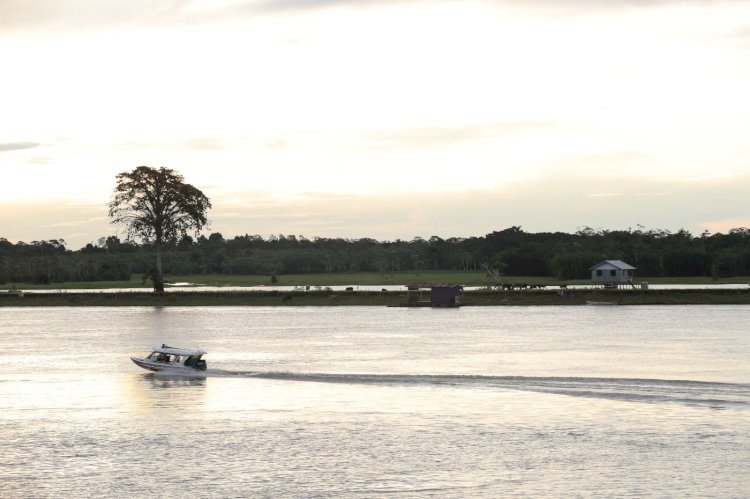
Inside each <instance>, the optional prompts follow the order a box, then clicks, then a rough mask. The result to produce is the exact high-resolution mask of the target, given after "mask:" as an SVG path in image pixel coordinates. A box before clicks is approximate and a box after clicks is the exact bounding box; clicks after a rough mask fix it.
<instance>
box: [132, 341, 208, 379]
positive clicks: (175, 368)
mask: <svg viewBox="0 0 750 499" xmlns="http://www.w3.org/2000/svg"><path fill="white" fill-rule="evenodd" d="M203 355H206V352H204V351H203V350H189V349H187V348H175V347H168V346H167V345H163V344H162V346H160V347H153V348H152V349H151V353H150V354H148V355H147V356H145V357H130V360H132V361H133V362H135V365H137V366H138V367H142V368H144V369H147V370H149V371H154V372H169V373H186V374H189V373H195V372H200V371H205V370H206V361H205V360H203V359H201V357H202V356H203Z"/></svg>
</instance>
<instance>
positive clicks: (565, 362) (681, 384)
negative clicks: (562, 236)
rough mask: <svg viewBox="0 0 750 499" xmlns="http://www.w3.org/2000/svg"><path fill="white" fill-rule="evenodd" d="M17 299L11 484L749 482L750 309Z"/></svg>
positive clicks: (3, 379)
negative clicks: (166, 367) (165, 371)
mask: <svg viewBox="0 0 750 499" xmlns="http://www.w3.org/2000/svg"><path fill="white" fill-rule="evenodd" d="M0 314H1V315H0V351H2V356H3V357H2V358H3V364H4V369H3V371H2V374H0V408H1V409H2V411H1V412H0V442H2V445H0V497H44V496H47V497H60V496H64V495H67V496H72V497H82V496H92V495H93V496H96V497H114V496H118V497H119V496H122V495H123V494H127V495H130V496H134V497H146V496H150V497H156V496H159V497H184V496H186V495H190V494H198V495H200V496H203V497H248V496H255V497H264V496H265V497H279V496H281V497H289V496H297V497H300V496H301V497H328V496H338V497H372V496H384V497H390V496H394V495H398V496H399V497H425V496H426V497H469V496H470V497H514V496H517V497H540V496H546V497H560V496H591V495H597V496H602V495H607V496H622V497H627V496H637V497H644V496H658V497H706V496H713V497H744V496H746V495H747V491H748V490H750V481H749V479H748V478H747V477H748V476H750V474H749V473H748V471H749V470H750V436H749V435H750V341H749V340H748V334H747V327H748V326H747V325H748V324H750V307H747V306H672V307H667V306H665V307H661V306H646V307H637V306H629V307H477V308H470V307H466V308H462V309H458V310H455V309H453V310H431V309H398V308H385V307H331V308H324V307H310V308H306V307H289V308H278V307H269V308H261V307H204V308H190V307H185V308H171V307H170V308H146V307H133V308H119V307H118V308H100V307H95V308H79V307H75V308H65V307H59V308H58V307H55V308H3V309H2V310H1V311H0ZM161 343H167V344H170V345H172V344H173V345H175V346H182V347H200V348H203V349H205V350H207V351H208V352H209V355H208V356H207V359H208V362H209V371H208V372H207V374H206V376H205V377H195V378H180V377H169V376H154V375H153V374H148V373H146V372H145V371H142V370H140V369H139V368H137V367H136V366H135V365H134V364H132V363H131V362H130V360H129V359H128V357H129V356H130V355H137V354H143V353H145V352H146V350H147V349H148V347H149V346H151V345H154V344H161Z"/></svg>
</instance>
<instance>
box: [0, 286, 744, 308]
mask: <svg viewBox="0 0 750 499" xmlns="http://www.w3.org/2000/svg"><path fill="white" fill-rule="evenodd" d="M405 300H406V293H405V292H403V291H357V292H349V291H344V292H337V291H289V292H282V291H232V290H226V291H207V292H200V291H195V292H190V293H179V292H177V293H174V292H173V293H165V294H161V295H159V294H155V293H153V292H132V291H129V292H126V291H123V292H108V293H102V292H90V293H87V292H76V293H66V292H65V291H61V292H56V293H34V292H24V293H13V292H6V293H0V307H55V306H65V307H75V306H79V307H98V306H102V307H119V306H127V307H132V306H144V307H169V306H175V307H185V306H189V307H196V306H264V307H267V306H279V307H289V306H313V307H330V306H381V307H386V306H391V307H399V306H404V303H405ZM544 305H558V306H559V305H750V289H716V290H706V289H669V290H655V289H651V290H647V291H645V290H606V289H570V290H565V291H558V290H524V291H518V290H517V291H500V290H478V291H465V292H464V293H463V295H462V296H461V306H463V307H472V306H544ZM422 306H424V305H422Z"/></svg>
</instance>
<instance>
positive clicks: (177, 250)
mask: <svg viewBox="0 0 750 499" xmlns="http://www.w3.org/2000/svg"><path fill="white" fill-rule="evenodd" d="M153 260H154V248H153V246H152V245H151V244H148V243H145V244H138V243H135V242H133V241H121V240H120V239H119V238H117V237H115V236H110V237H107V238H101V239H100V240H99V241H98V242H97V243H95V244H94V243H91V244H87V245H86V247H84V248H81V249H80V250H76V251H72V250H69V249H67V248H66V247H65V242H64V241H62V240H48V241H33V242H31V243H24V242H18V243H15V244H13V243H11V242H9V241H8V240H6V239H4V238H0V282H3V283H7V282H25V283H53V282H62V281H102V280H107V281H114V280H129V279H130V277H131V275H150V273H152V272H153V266H154V264H153ZM602 260H623V261H625V262H627V263H629V264H631V265H633V266H634V267H636V268H637V269H638V270H637V271H636V275H638V276H639V277H649V276H661V277H683V276H712V277H714V278H719V277H731V276H745V275H748V274H750V229H747V228H736V229H732V230H730V231H729V232H728V233H726V234H723V233H716V234H710V233H708V232H704V233H702V234H700V235H698V236H694V235H692V234H691V233H690V232H688V231H687V230H679V231H677V232H671V231H668V230H643V229H642V228H639V229H637V230H617V231H610V230H602V229H596V230H595V229H592V228H588V227H587V228H584V229H581V230H579V231H578V232H576V233H574V234H568V233H563V232H543V233H529V232H525V231H523V230H522V229H521V228H520V227H510V228H508V229H505V230H502V231H496V232H492V233H490V234H487V235H485V236H483V237H469V238H458V237H453V238H449V239H442V238H440V237H437V236H433V237H431V238H429V239H423V238H420V237H416V238H414V239H412V240H411V241H402V240H396V241H376V240H374V239H367V238H363V239H341V238H318V237H316V238H313V239H307V238H305V237H303V236H293V235H283V234H279V235H278V236H270V237H268V238H263V237H261V236H257V235H244V236H236V237H234V238H231V239H225V238H224V237H223V236H222V234H220V233H212V234H210V235H209V236H208V237H205V236H200V237H198V238H197V239H193V238H191V237H185V238H183V239H181V240H180V241H173V242H172V243H170V244H168V245H167V247H166V248H164V272H165V273H167V274H172V275H188V274H240V275H242V274H244V275H269V276H273V275H280V274H306V273H339V272H379V273H381V274H385V273H389V272H396V271H403V270H481V269H482V267H483V266H484V265H488V266H490V267H492V268H495V269H498V270H499V271H501V272H503V273H505V274H506V275H514V276H548V277H554V278H556V279H560V280H566V279H576V278H581V279H585V278H587V277H589V276H590V274H589V270H588V269H589V267H591V266H592V265H594V264H596V263H598V262H600V261H602Z"/></svg>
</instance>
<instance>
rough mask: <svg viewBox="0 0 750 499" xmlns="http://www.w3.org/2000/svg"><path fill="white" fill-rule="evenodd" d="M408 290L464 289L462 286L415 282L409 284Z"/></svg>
mask: <svg viewBox="0 0 750 499" xmlns="http://www.w3.org/2000/svg"><path fill="white" fill-rule="evenodd" d="M406 287H407V288H408V289H427V288H429V289H432V288H463V286H461V285H460V284H435V283H429V282H414V283H411V284H407V285H406Z"/></svg>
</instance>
